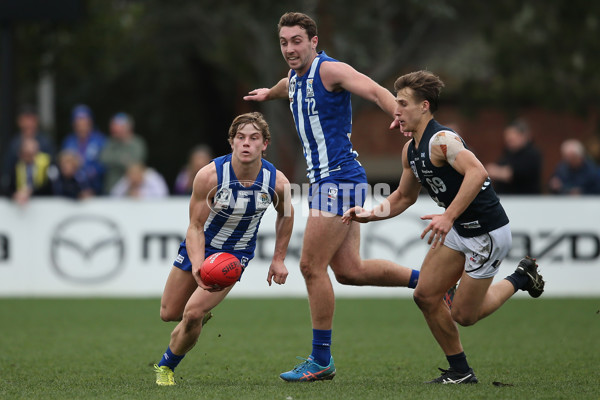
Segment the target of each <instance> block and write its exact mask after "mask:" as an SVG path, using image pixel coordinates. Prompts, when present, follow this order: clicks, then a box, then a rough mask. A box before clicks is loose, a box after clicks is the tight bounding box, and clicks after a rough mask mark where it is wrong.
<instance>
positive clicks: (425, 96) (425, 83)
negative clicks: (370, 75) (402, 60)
mask: <svg viewBox="0 0 600 400" xmlns="http://www.w3.org/2000/svg"><path fill="white" fill-rule="evenodd" d="M444 86H445V85H444V82H442V80H441V79H440V78H439V77H438V76H436V75H434V74H432V73H431V72H429V71H417V72H411V73H410V74H406V75H402V76H401V77H400V78H398V79H396V82H395V83H394V90H395V91H396V93H397V92H399V91H400V90H402V89H404V88H406V87H408V88H411V89H412V90H413V91H414V93H415V97H416V98H417V99H418V100H419V101H424V100H427V101H428V102H429V110H430V111H431V112H432V113H434V112H435V111H436V110H437V108H438V101H439V98H440V92H441V91H442V88H443V87H444Z"/></svg>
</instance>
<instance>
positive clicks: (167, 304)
mask: <svg viewBox="0 0 600 400" xmlns="http://www.w3.org/2000/svg"><path fill="white" fill-rule="evenodd" d="M196 289H198V283H197V282H196V280H195V279H194V277H193V276H192V273H191V272H189V271H183V270H182V269H180V268H177V267H172V268H171V272H170V273H169V277H168V278H167V283H166V284H165V290H164V291H163V295H162V298H161V301H160V318H161V319H162V320H163V321H181V317H182V316H183V310H184V309H185V305H186V303H187V302H188V300H189V299H190V297H191V296H192V294H193V293H194V291H195V290H196Z"/></svg>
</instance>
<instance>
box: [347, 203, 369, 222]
mask: <svg viewBox="0 0 600 400" xmlns="http://www.w3.org/2000/svg"><path fill="white" fill-rule="evenodd" d="M370 217H371V211H369V210H365V209H364V208H362V207H360V206H354V207H352V208H350V209H348V210H346V212H344V215H342V222H343V223H344V224H346V225H350V222H352V221H356V222H360V223H361V224H364V223H366V222H369V221H370V219H369V218H370Z"/></svg>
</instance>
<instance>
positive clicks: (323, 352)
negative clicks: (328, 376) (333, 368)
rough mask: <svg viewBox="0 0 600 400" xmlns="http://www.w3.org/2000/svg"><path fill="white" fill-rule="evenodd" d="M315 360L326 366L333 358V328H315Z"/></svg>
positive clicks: (313, 346)
mask: <svg viewBox="0 0 600 400" xmlns="http://www.w3.org/2000/svg"><path fill="white" fill-rule="evenodd" d="M311 355H312V356H313V359H314V361H315V362H316V363H317V364H319V365H321V366H323V367H325V366H327V365H329V361H330V358H331V329H327V330H323V329H313V341H312V354H311Z"/></svg>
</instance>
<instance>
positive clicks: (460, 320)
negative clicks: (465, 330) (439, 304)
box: [451, 307, 477, 326]
mask: <svg viewBox="0 0 600 400" xmlns="http://www.w3.org/2000/svg"><path fill="white" fill-rule="evenodd" d="M451 313H452V319H453V320H454V321H455V322H456V323H457V324H459V325H460V326H471V325H475V323H476V322H477V316H476V315H470V314H468V313H465V312H461V310H460V309H458V308H456V307H455V308H452V311H451Z"/></svg>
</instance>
